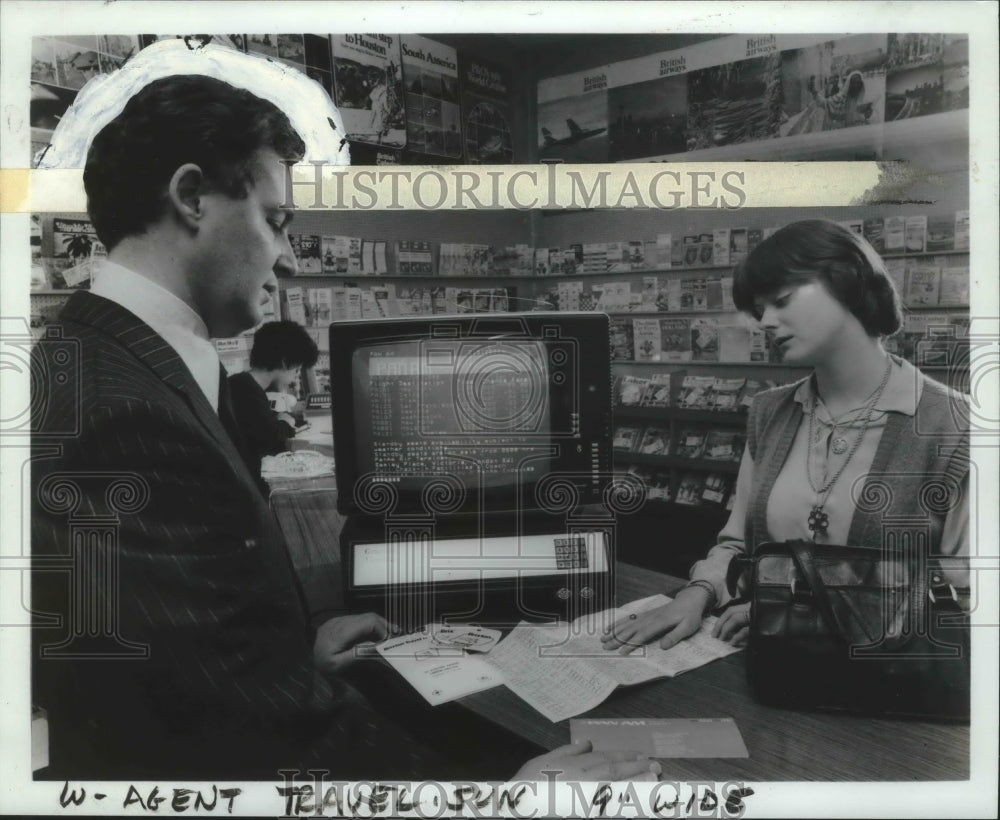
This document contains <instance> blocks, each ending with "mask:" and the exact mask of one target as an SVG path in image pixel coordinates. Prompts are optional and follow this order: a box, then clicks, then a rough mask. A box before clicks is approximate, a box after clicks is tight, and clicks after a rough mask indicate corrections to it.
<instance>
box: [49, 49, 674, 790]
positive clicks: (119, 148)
mask: <svg viewBox="0 0 1000 820" xmlns="http://www.w3.org/2000/svg"><path fill="white" fill-rule="evenodd" d="M234 59H235V58H234ZM247 59H251V60H252V59H257V58H247ZM170 65H171V66H173V65H176V62H175V61H173V60H172V61H171V63H170ZM84 93H86V90H85V91H84ZM304 151H305V146H304V143H303V141H302V139H301V136H300V134H299V133H298V132H297V131H296V130H295V129H294V128H293V127H292V124H291V122H290V121H289V119H288V117H287V116H286V115H285V114H284V113H283V112H282V111H281V110H280V109H278V108H277V107H276V106H275V105H274V104H272V103H270V102H268V101H266V100H264V99H262V98H260V97H258V96H257V95H255V94H253V93H251V92H250V91H248V90H246V89H241V88H236V87H234V86H232V85H230V84H228V83H226V82H223V81H221V80H218V79H214V78H210V77H206V76H201V75H184V74H172V75H170V76H166V77H161V78H160V79H156V80H153V81H152V82H149V83H148V84H147V85H145V86H144V87H143V88H142V89H141V90H139V91H138V92H137V93H135V94H134V95H133V96H132V97H131V98H130V99H129V100H128V101H127V103H126V104H125V106H124V108H123V109H122V110H121V112H120V113H119V114H118V115H117V116H116V117H115V118H114V119H112V120H111V121H110V122H109V123H108V124H107V125H105V126H104V127H103V128H102V129H101V130H100V131H99V132H98V133H97V134H96V136H95V137H94V138H93V140H92V141H91V142H90V146H89V151H88V155H87V160H86V165H85V168H84V173H83V178H84V185H85V188H86V191H87V200H88V212H89V214H90V217H91V219H92V221H93V224H94V227H95V230H96V231H97V234H98V236H99V237H100V239H101V241H102V242H103V243H104V244H105V246H106V247H107V248H108V259H107V261H106V263H105V265H104V267H103V268H102V276H101V277H100V280H99V281H98V282H97V283H95V285H94V288H93V290H91V291H76V292H74V293H73V295H72V296H71V297H70V298H69V300H68V301H67V303H66V305H65V307H64V308H63V310H62V311H61V313H60V316H59V320H58V321H59V325H60V330H61V336H60V337H59V340H60V343H59V345H56V346H55V347H56V348H57V349H54V347H53V345H52V344H43V343H39V344H38V345H36V347H35V348H34V349H33V351H32V353H33V356H34V357H35V359H36V360H35V361H33V364H32V367H33V371H32V372H36V371H35V368H36V367H37V368H38V370H37V372H38V373H40V374H42V381H41V382H40V383H39V384H38V385H37V386H33V387H34V389H35V390H37V391H38V393H37V395H38V396H40V397H44V401H42V400H39V401H33V402H32V408H33V411H35V416H34V417H33V419H32V435H33V438H32V448H33V452H32V459H33V460H32V470H31V482H32V511H31V524H32V532H31V539H32V540H31V549H32V559H33V560H34V561H36V562H37V564H36V565H35V567H34V571H33V572H32V612H33V613H34V614H35V616H36V617H35V620H34V622H33V624H32V626H33V630H32V638H33V649H34V653H33V658H34V661H33V668H32V673H33V674H32V681H33V689H32V697H33V702H34V703H36V704H38V705H40V706H44V707H45V708H47V709H48V710H49V716H50V721H49V725H50V746H49V749H50V761H51V765H50V775H49V776H51V777H55V778H59V779H62V778H74V779H96V780H125V779H128V780H158V779H161V778H176V779H185V780H214V779H223V778H224V779H233V778H235V779H241V780H243V779H268V780H273V779H280V778H281V775H280V773H279V772H280V770H288V769H295V770H297V771H299V772H302V773H303V774H304V772H305V771H307V770H312V769H316V770H324V771H328V772H330V773H331V776H332V777H333V778H334V779H341V778H342V779H350V780H361V779H384V778H392V779H397V778H402V779H409V780H412V779H425V778H435V779H448V778H449V776H451V775H452V773H453V772H454V771H455V767H456V765H458V764H459V763H461V760H460V759H459V757H458V756H459V755H460V754H461V750H456V754H455V755H453V756H451V757H448V758H445V757H443V756H442V754H441V753H440V752H438V751H437V750H436V749H430V748H428V747H427V746H426V744H424V743H423V742H422V741H420V740H418V739H416V738H414V737H413V736H412V735H411V734H409V733H408V732H407V731H406V730H405V728H404V727H401V726H400V724H398V723H394V722H392V721H390V720H388V719H387V718H386V717H385V716H384V715H383V714H382V713H380V711H379V709H378V706H377V701H373V700H369V699H368V698H366V697H364V696H363V695H361V693H359V692H358V691H357V690H356V689H354V688H353V687H351V686H350V685H348V684H347V683H346V682H345V680H344V677H343V671H344V669H345V667H347V666H348V665H349V664H351V663H353V662H354V661H356V660H357V658H358V653H357V650H358V649H359V648H360V647H361V646H362V645H364V644H366V643H369V644H370V642H372V641H378V640H382V639H384V638H385V637H386V636H387V635H388V634H389V632H390V630H391V626H390V625H389V624H388V623H387V622H386V621H385V619H384V618H382V617H380V616H378V615H375V614H374V613H365V614H359V615H347V616H340V617H334V618H330V619H328V620H326V621H324V622H322V623H320V624H319V625H317V626H314V625H313V624H312V623H311V621H310V616H309V613H308V611H307V609H306V606H305V603H304V596H303V593H302V588H301V586H300V584H299V582H298V578H297V576H296V575H295V572H294V570H293V567H292V562H291V560H290V556H289V553H288V547H287V544H286V543H285V538H284V535H283V534H282V532H281V530H280V529H279V527H278V525H277V521H276V520H275V518H274V516H273V514H272V512H271V510H270V509H269V508H268V506H267V504H266V502H265V500H264V499H263V498H262V497H261V494H260V492H259V490H258V487H257V485H256V483H255V481H254V477H253V476H252V475H251V474H250V471H249V469H248V468H247V465H246V462H245V460H244V457H243V455H242V453H241V452H240V450H239V448H238V446H237V444H236V442H235V438H234V436H236V435H237V434H236V433H235V432H231V431H235V430H237V428H236V426H235V421H234V420H233V419H232V418H229V416H231V413H229V412H227V407H228V405H229V402H228V401H227V397H228V392H229V391H228V382H227V380H226V379H225V377H224V372H223V371H222V367H221V365H220V363H219V358H218V354H217V353H216V351H215V347H214V346H213V344H212V342H211V339H212V338H227V337H232V336H235V335H237V334H239V333H242V332H243V331H245V330H247V329H249V328H252V327H255V326H257V325H258V324H260V322H261V321H262V319H263V310H264V307H265V305H267V304H268V303H269V302H270V300H271V298H272V297H273V295H274V292H275V291H276V289H277V280H276V276H277V275H279V274H280V275H289V276H290V275H293V274H294V273H295V270H296V261H295V256H294V254H293V252H292V248H291V245H290V243H289V237H288V227H289V222H290V220H291V218H292V212H291V210H290V204H289V203H288V202H286V190H287V187H286V184H287V181H288V176H287V175H288V168H287V165H286V163H289V162H297V161H299V160H301V159H302V156H303V154H304ZM67 347H69V348H71V349H72V351H73V353H72V357H71V360H72V368H73V369H72V373H73V374H74V378H66V377H65V368H66V362H65V361H64V359H63V357H64V356H65V355H66V354H65V350H66V348H67ZM62 431H71V432H70V433H69V434H66V435H63V437H62V438H58V437H59V436H60V435H62ZM53 437H56V438H55V440H57V441H58V442H59V443H58V445H53V444H52V443H51V442H52V441H53V440H54V438H53ZM84 519H86V520H87V521H90V522H94V521H96V522H98V524H100V525H101V526H103V525H104V524H105V522H108V521H109V520H113V521H114V530H113V533H112V534H110V535H109V536H108V537H107V538H105V539H102V540H101V541H100V543H96V539H95V538H93V537H91V538H89V540H88V539H81V538H79V537H77V534H78V532H79V527H80V526H81V521H82V520H84ZM98 524H94V525H93V526H98ZM91 548H93V549H94V550H95V551H96V554H95V555H90V554H89V553H87V550H88V549H91ZM74 550H75V551H76V552H74ZM81 550H82V551H83V557H84V558H85V559H86V560H84V561H83V562H81V563H80V565H79V567H78V571H76V572H74V573H73V574H72V575H71V574H70V573H65V572H60V571H56V572H53V571H49V570H50V569H51V567H52V565H53V564H52V562H53V561H55V562H56V566H62V564H59V563H58V562H60V561H61V562H63V564H64V563H65V561H66V556H67V555H76V554H79V552H80V551H81ZM46 562H48V563H46ZM78 595H82V596H83V598H82V600H81V599H80V598H78V597H76V596H78ZM82 610H86V612H82ZM90 612H97V613H98V614H101V613H104V614H107V613H112V615H113V617H114V618H115V621H114V623H113V624H107V623H105V624H103V626H102V628H101V629H91V628H90V627H91V625H90V624H89V623H88V622H85V623H81V622H80V620H79V618H81V617H82V616H83V615H86V614H87V613H90ZM109 617H110V616H109ZM373 694H374V695H377V694H378V693H377V692H376V693H373ZM445 734H446V733H445ZM493 763H494V766H495V767H496V769H498V770H495V771H492V772H489V773H483V774H486V775H488V777H481V778H480V779H497V778H504V777H507V776H510V775H511V774H514V772H512V771H510V769H512V768H513V766H512V765H511V766H510V768H509V769H507V770H503V769H504V764H503V763H502V762H500V761H493ZM508 765H509V764H508ZM651 765H656V764H650V762H649V761H648V759H642V756H640V755H637V754H632V755H626V754H618V753H612V754H604V753H599V752H594V751H592V750H591V749H590V747H589V744H572V745H570V746H566V747H562V748H560V749H557V750H555V751H553V752H550V753H548V754H546V755H543V756H541V757H537V758H534V759H532V760H530V761H528V763H526V764H524V765H523V766H522V767H521V768H520V769H519V770H518V771H517V773H516V775H515V776H516V777H517V778H518V779H528V780H541V779H543V777H544V775H543V772H545V771H558V772H561V773H562V776H563V777H565V778H569V779H582V780H608V779H623V778H629V777H632V776H635V775H639V774H640V773H644V776H645V777H648V776H649V774H650V766H651ZM465 776H468V775H467V774H466V775H465Z"/></svg>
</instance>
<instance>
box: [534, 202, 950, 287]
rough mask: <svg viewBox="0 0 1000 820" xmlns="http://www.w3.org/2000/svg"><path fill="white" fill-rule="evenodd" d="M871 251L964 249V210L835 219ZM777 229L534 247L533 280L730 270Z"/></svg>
mask: <svg viewBox="0 0 1000 820" xmlns="http://www.w3.org/2000/svg"><path fill="white" fill-rule="evenodd" d="M839 224H841V225H843V226H844V227H845V228H847V229H848V230H850V231H852V232H853V233H856V234H858V235H859V236H864V238H865V239H867V240H868V242H869V243H870V244H871V245H872V247H873V248H874V249H875V251H876V252H877V253H880V254H884V255H887V256H899V255H902V256H920V255H923V254H927V253H946V252H959V253H962V252H964V253H968V251H969V212H968V211H967V210H960V211H954V212H943V213H939V214H933V215H926V214H919V215H911V216H886V217H881V216H879V217H869V218H866V219H861V218H856V219H847V220H841V221H840V223H839ZM777 229H778V228H777V227H733V228H713V229H710V230H709V229H704V230H700V229H698V228H697V227H696V228H694V229H691V228H688V229H685V230H684V231H683V232H682V233H680V234H674V233H661V234H658V235H657V236H656V238H655V239H652V240H649V239H628V240H619V241H614V242H592V243H572V244H570V245H569V247H566V248H536V249H535V250H534V254H535V264H534V272H535V274H536V275H538V276H600V275H604V274H608V273H621V274H628V273H677V272H681V273H683V272H687V271H695V270H702V271H704V270H706V269H707V270H712V269H716V270H722V269H727V268H728V269H731V268H734V267H735V266H736V265H738V264H740V263H741V262H742V261H743V260H744V259H746V257H747V256H748V254H749V253H751V252H752V251H753V250H754V249H755V248H756V247H757V245H759V244H760V243H761V242H762V241H763V240H764V239H767V237H769V236H770V235H771V234H772V233H774V232H775V231H776V230H777Z"/></svg>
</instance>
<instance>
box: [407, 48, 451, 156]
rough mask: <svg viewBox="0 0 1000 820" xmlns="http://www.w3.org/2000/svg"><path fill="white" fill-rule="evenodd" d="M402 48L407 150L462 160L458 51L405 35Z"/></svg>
mask: <svg viewBox="0 0 1000 820" xmlns="http://www.w3.org/2000/svg"><path fill="white" fill-rule="evenodd" d="M400 48H401V51H402V58H403V83H404V85H405V89H406V138H407V147H408V148H409V149H410V150H412V151H416V152H418V153H421V154H433V155H434V156H438V157H448V158H449V159H454V158H457V157H461V156H462V117H461V114H460V109H459V102H458V55H457V53H456V51H455V49H454V48H451V47H450V46H446V45H442V44H441V43H439V42H437V41H435V40H431V39H429V38H427V37H419V36H417V35H415V34H404V35H402V36H401V40H400Z"/></svg>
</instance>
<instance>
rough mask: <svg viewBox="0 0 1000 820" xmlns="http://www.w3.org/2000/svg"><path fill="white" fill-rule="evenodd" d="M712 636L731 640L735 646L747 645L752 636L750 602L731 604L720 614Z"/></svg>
mask: <svg viewBox="0 0 1000 820" xmlns="http://www.w3.org/2000/svg"><path fill="white" fill-rule="evenodd" d="M712 636H713V637H715V638H720V639H721V640H723V641H729V643H731V644H732V645H733V646H746V643H747V638H749V637H750V604H737V605H736V606H731V607H729V609H727V610H726V611H725V612H723V613H722V614H721V615H720V616H719V620H718V621H716V623H715V626H714V627H713V629H712Z"/></svg>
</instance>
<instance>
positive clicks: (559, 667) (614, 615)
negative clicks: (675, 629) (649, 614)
mask: <svg viewBox="0 0 1000 820" xmlns="http://www.w3.org/2000/svg"><path fill="white" fill-rule="evenodd" d="M669 601H670V598H667V597H666V596H664V595H654V596H652V597H649V598H643V599H642V600H639V601H633V602H632V603H630V604H626V605H625V606H623V607H620V608H618V609H616V610H604V611H603V612H598V613H593V614H590V615H583V616H581V617H580V618H577V619H576V620H575V621H573V622H572V623H569V624H567V623H562V624H556V625H553V626H535V625H531V624H528V623H526V622H523V621H522V622H521V623H520V624H518V625H517V626H516V627H515V628H514V630H513V631H512V632H511V633H510V634H509V635H508V636H507V637H506V638H504V640H502V641H501V642H500V643H499V644H498V645H497V646H496V647H495V648H494V649H493V651H492V652H490V654H489V655H488V658H489V661H490V663H491V664H492V665H493V666H495V667H496V668H497V669H499V670H500V672H501V673H502V674H503V677H504V682H505V683H506V684H507V686H508V687H509V688H510V689H511V690H512V691H513V692H514V693H515V694H517V695H518V696H519V697H521V698H523V699H524V700H526V701H527V702H528V703H529V704H531V706H533V707H534V708H535V709H537V710H538V711H539V712H541V713H542V714H543V715H545V717H547V718H548V719H549V720H551V721H552V722H553V723H555V722H558V721H560V720H565V719H566V718H570V717H573V716H574V715H579V714H581V713H583V712H586V711H588V710H589V709H593V708H594V707H595V706H597V705H598V704H600V703H601V702H602V701H604V700H605V699H606V698H607V697H608V695H610V694H611V693H612V692H613V691H614V690H615V689H616V688H617V687H618V686H629V685H632V684H636V683H643V682H644V681H648V680H653V679H654V678H662V677H674V676H675V675H679V674H681V673H682V672H687V671H688V670H690V669H696V668H697V667H699V666H703V665H704V664H706V663H709V662H710V661H714V660H716V659H718V658H723V657H725V656H726V655H731V654H732V653H733V652H738V651H739V649H737V648H736V647H734V646H732V645H730V644H728V643H726V642H725V641H720V640H719V639H717V638H713V637H712V635H711V633H712V627H713V625H714V624H715V621H716V620H717V619H716V618H715V617H713V616H709V617H708V618H706V619H705V620H704V622H703V623H702V626H701V629H699V630H698V632H696V633H695V634H694V635H692V636H691V637H690V638H688V639H686V640H684V641H681V642H680V643H679V644H677V645H676V646H674V647H671V648H670V649H661V648H660V646H659V644H658V642H654V643H653V644H651V645H649V646H644V647H639V648H637V649H635V650H634V651H633V652H632V654H630V655H620V654H618V653H617V652H613V651H611V652H609V651H607V650H605V649H604V648H603V647H602V646H601V634H602V633H603V632H604V631H605V630H606V629H608V628H610V626H611V625H612V624H613V623H614V622H615V621H616V620H619V619H621V618H623V617H627V616H628V615H630V614H631V613H633V612H636V613H638V612H644V611H646V610H648V609H653V608H655V607H658V606H662V605H663V604H666V603H668V602H669Z"/></svg>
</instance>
